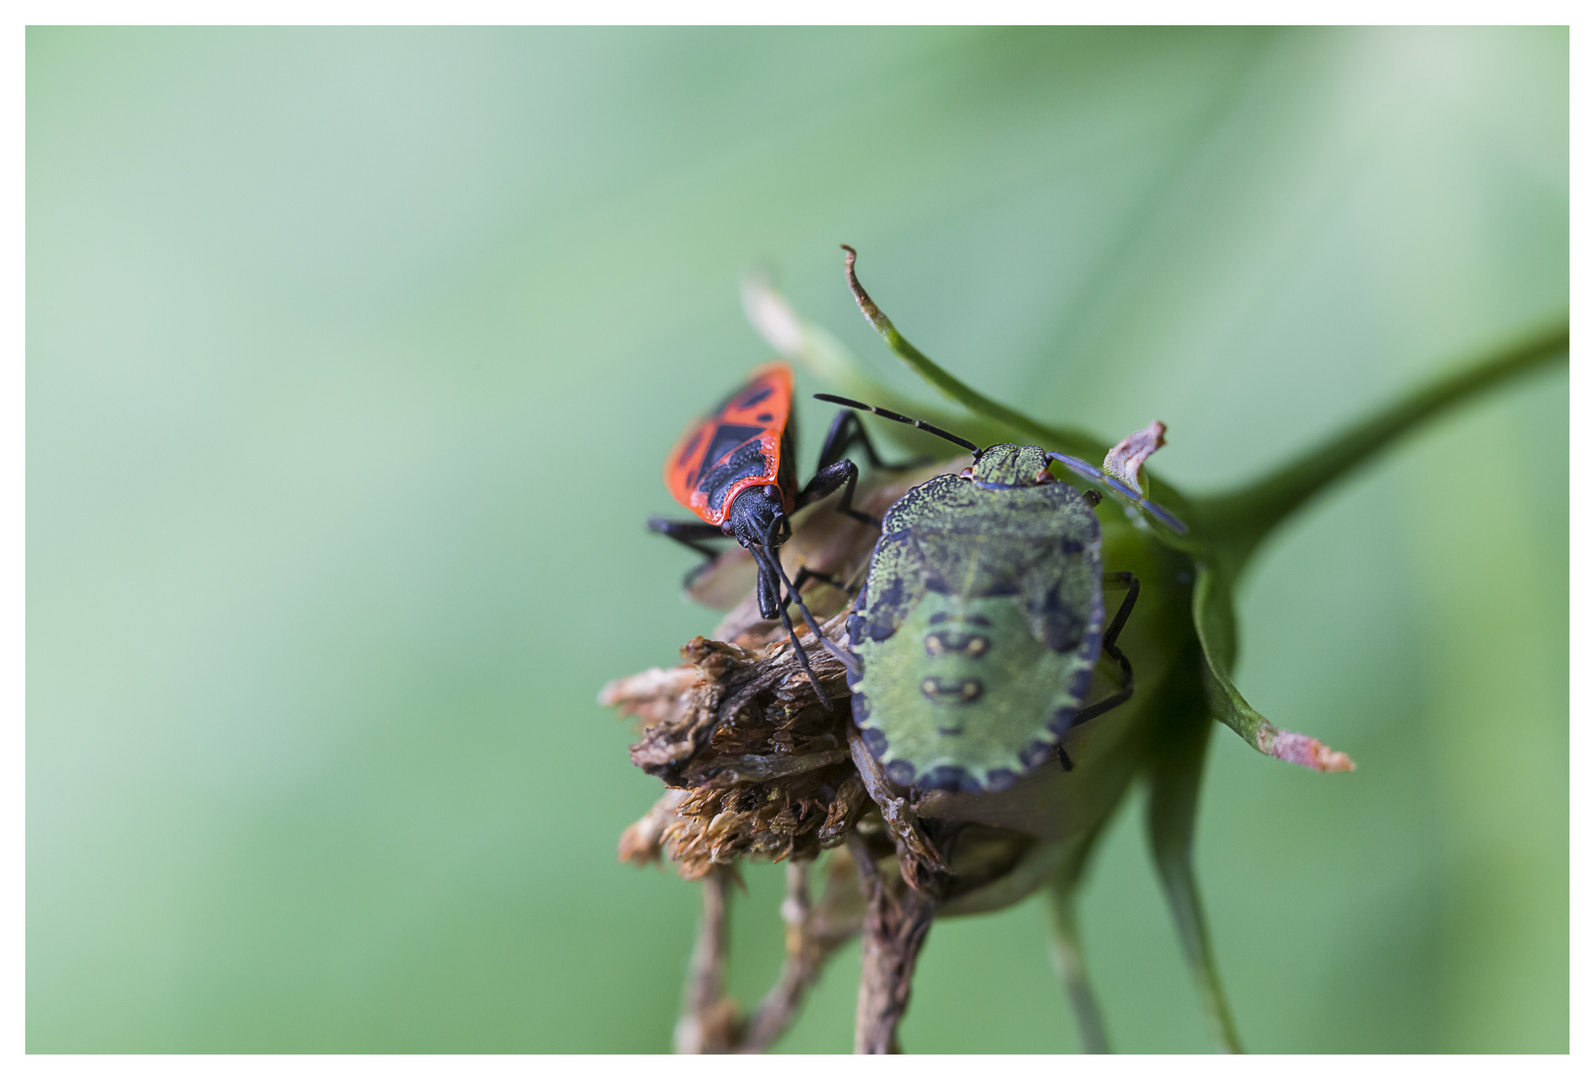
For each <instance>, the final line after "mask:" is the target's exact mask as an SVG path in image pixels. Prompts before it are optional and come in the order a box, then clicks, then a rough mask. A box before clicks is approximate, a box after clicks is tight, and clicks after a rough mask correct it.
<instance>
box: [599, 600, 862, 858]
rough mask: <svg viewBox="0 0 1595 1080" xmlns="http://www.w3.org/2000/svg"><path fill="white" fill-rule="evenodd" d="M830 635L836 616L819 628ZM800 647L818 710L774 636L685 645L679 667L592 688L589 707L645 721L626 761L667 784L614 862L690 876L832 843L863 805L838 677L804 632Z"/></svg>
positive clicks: (836, 665) (837, 666)
mask: <svg viewBox="0 0 1595 1080" xmlns="http://www.w3.org/2000/svg"><path fill="white" fill-rule="evenodd" d="M840 628H841V619H840V617H838V618H837V619H833V620H832V623H831V625H829V626H827V627H826V630H827V631H828V632H829V633H832V634H835V633H838V632H839V631H840ZM805 648H806V649H807V650H808V653H809V662H810V664H811V665H812V666H813V668H814V671H815V674H816V675H818V676H819V678H820V683H821V685H822V686H823V687H824V688H825V689H826V691H827V692H828V693H829V694H831V695H833V700H832V701H831V702H829V703H822V702H820V701H819V699H818V698H817V696H816V695H815V693H814V688H813V685H812V684H811V683H810V682H809V681H808V679H807V677H806V676H805V675H804V674H803V669H802V667H801V666H800V665H799V664H798V662H797V659H796V656H795V655H794V654H793V651H792V648H791V644H790V642H788V641H787V640H786V639H785V638H784V637H782V638H778V639H777V640H775V641H773V642H767V643H764V644H761V645H759V646H758V647H756V648H744V647H742V646H739V645H732V644H728V643H726V642H719V641H710V640H708V639H707V638H701V637H700V638H694V639H693V640H692V641H690V642H688V643H687V645H686V646H685V647H684V648H683V649H682V650H681V655H682V659H683V660H684V661H686V663H684V664H683V665H682V666H681V667H679V668H676V669H674V670H673V671H670V672H644V673H643V674H641V675H637V676H632V677H631V678H629V679H618V680H616V681H615V682H613V683H610V684H609V685H608V686H607V687H605V688H604V692H603V694H602V695H600V698H599V700H600V701H602V702H603V703H605V704H607V705H612V706H615V707H617V708H619V709H620V710H621V711H622V713H623V714H627V715H634V716H637V717H639V718H647V719H651V720H652V721H653V722H652V723H650V724H648V726H647V727H646V728H645V729H644V730H643V733H642V740H641V741H640V742H638V743H637V744H636V745H634V746H633V747H632V748H631V758H632V761H633V763H634V764H636V765H637V766H638V767H640V768H642V769H643V770H644V771H646V772H648V773H650V774H652V775H654V776H658V777H659V778H660V779H662V780H664V781H665V783H667V784H670V785H672V791H671V792H669V793H667V795H666V796H665V798H663V799H661V800H660V802H659V803H656V804H655V806H654V807H653V809H651V810H650V811H649V812H648V814H647V815H646V816H644V817H643V819H642V820H641V821H639V822H637V823H636V824H635V825H633V826H632V827H631V828H630V829H628V830H627V831H626V834H625V836H624V837H623V838H622V841H621V857H622V858H624V859H627V860H628V861H642V862H646V861H649V860H651V859H652V858H656V857H657V856H658V854H659V853H660V852H661V851H662V852H663V853H664V854H665V855H667V856H668V857H669V858H670V859H671V861H672V862H674V863H676V865H677V867H678V869H679V870H680V872H681V875H682V876H683V877H685V878H688V879H695V878H700V877H702V876H703V875H705V874H706V873H708V872H709V871H710V870H711V869H712V868H713V867H715V866H729V865H731V864H732V863H733V862H734V861H735V860H736V859H737V858H739V857H741V856H749V855H751V856H758V857H762V858H766V859H773V860H782V859H790V858H795V857H796V858H813V857H814V856H815V855H817V854H818V853H819V852H820V850H821V848H822V847H826V846H832V845H835V844H838V843H841V841H842V839H843V837H844V836H845V833H846V830H847V829H848V828H850V827H851V826H852V825H853V824H854V823H855V822H856V821H857V820H858V818H859V816H860V815H861V814H862V813H863V812H864V811H865V809H866V808H867V798H866V796H865V794H864V791H863V787H862V785H861V784H860V783H859V781H858V777H857V775H856V773H855V772H854V769H853V764H852V757H851V755H850V753H849V751H848V747H847V724H848V709H847V685H846V677H845V673H844V671H843V668H842V665H841V663H840V662H839V661H837V660H836V659H835V658H834V657H831V656H830V655H829V654H828V653H826V652H825V651H824V649H823V647H821V646H820V645H819V643H818V642H817V641H816V640H815V638H814V636H813V634H812V632H811V633H809V634H808V635H806V640H805Z"/></svg>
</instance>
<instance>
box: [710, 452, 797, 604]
mask: <svg viewBox="0 0 1595 1080" xmlns="http://www.w3.org/2000/svg"><path fill="white" fill-rule="evenodd" d="M720 529H721V531H722V532H724V533H725V534H726V535H727V536H733V537H735V538H736V541H737V543H739V544H741V545H742V546H743V547H745V548H760V549H762V550H763V551H764V552H765V553H766V554H767V555H768V556H769V557H770V558H771V559H778V558H780V555H779V553H778V549H779V548H780V546H781V544H782V543H784V542H785V541H786V538H787V537H788V536H790V535H791V534H792V526H791V525H789V524H788V523H787V519H786V506H785V503H784V501H783V500H782V498H781V489H780V488H778V487H776V486H775V485H773V484H767V485H760V486H759V487H750V488H744V489H743V490H742V491H741V492H739V493H738V494H737V497H736V498H735V499H733V500H732V501H731V509H730V511H729V512H728V513H727V514H726V520H725V524H724V525H722V526H721V527H720ZM754 557H755V559H757V560H758V563H759V614H760V615H762V616H764V617H765V618H766V619H773V618H775V617H776V616H777V615H778V614H780V603H781V582H780V581H779V580H778V579H777V577H776V575H775V571H774V568H773V565H772V566H767V565H765V562H764V560H763V559H760V558H758V555H757V553H756V554H755V556H754Z"/></svg>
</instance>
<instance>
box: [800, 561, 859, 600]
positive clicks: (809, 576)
mask: <svg viewBox="0 0 1595 1080" xmlns="http://www.w3.org/2000/svg"><path fill="white" fill-rule="evenodd" d="M811 581H823V582H825V584H827V585H829V586H830V587H831V588H833V589H843V590H845V589H846V588H847V583H846V582H844V581H842V580H841V579H839V578H836V577H833V576H831V575H830V574H822V573H820V572H819V571H818V570H810V569H809V568H808V567H806V566H800V567H798V572H797V577H795V578H793V579H792V594H793V595H794V596H795V595H797V594H798V593H799V592H801V591H802V589H803V586H805V585H807V584H808V583H809V582H811Z"/></svg>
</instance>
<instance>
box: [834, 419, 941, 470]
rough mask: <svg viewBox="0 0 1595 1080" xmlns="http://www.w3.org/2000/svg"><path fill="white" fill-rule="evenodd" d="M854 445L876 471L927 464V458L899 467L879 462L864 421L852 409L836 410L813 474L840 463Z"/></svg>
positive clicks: (917, 459) (907, 462) (908, 462)
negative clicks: (862, 452) (861, 450)
mask: <svg viewBox="0 0 1595 1080" xmlns="http://www.w3.org/2000/svg"><path fill="white" fill-rule="evenodd" d="M855 445H856V446H858V447H860V448H862V449H863V451H864V457H865V458H867V459H868V460H869V463H870V465H871V466H873V467H874V468H877V469H889V470H892V471H901V470H903V469H907V468H911V467H913V466H914V465H917V464H920V463H927V464H928V462H929V459H928V458H916V459H914V460H913V461H905V462H903V463H902V464H900V465H888V464H886V462H884V461H882V460H881V456H880V454H878V453H876V451H875V444H874V443H872V442H871V441H870V437H869V432H868V431H866V430H865V428H864V421H862V420H860V419H859V418H858V413H856V412H854V411H853V410H852V409H838V410H837V411H836V416H835V418H834V419H832V421H831V429H830V430H829V431H828V432H826V433H825V442H823V443H821V444H820V463H819V464H818V465H816V466H815V467H814V470H815V472H818V471H819V470H821V469H823V468H825V467H826V466H827V465H833V464H835V463H836V462H838V461H841V460H842V455H844V454H846V453H847V451H848V449H849V448H850V447H853V446H855Z"/></svg>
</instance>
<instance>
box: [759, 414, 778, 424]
mask: <svg viewBox="0 0 1595 1080" xmlns="http://www.w3.org/2000/svg"><path fill="white" fill-rule="evenodd" d="M755 419H756V420H758V421H759V423H761V424H768V423H770V422H771V421H772V420H774V419H775V414H774V413H767V412H762V413H760V414H759V415H758V416H757V417H755Z"/></svg>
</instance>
